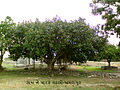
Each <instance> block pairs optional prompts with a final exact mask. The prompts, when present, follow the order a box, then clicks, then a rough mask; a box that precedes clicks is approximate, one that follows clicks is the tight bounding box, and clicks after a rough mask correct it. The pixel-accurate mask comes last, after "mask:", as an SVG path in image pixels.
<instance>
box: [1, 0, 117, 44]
mask: <svg viewBox="0 0 120 90" xmlns="http://www.w3.org/2000/svg"><path fill="white" fill-rule="evenodd" d="M91 1H92V0H1V1H0V20H3V19H5V17H6V16H10V17H12V19H13V20H14V21H15V22H16V23H17V22H22V21H23V20H30V19H31V20H32V21H35V19H36V18H38V19H39V20H40V21H44V20H45V19H46V18H49V19H52V18H53V17H55V16H56V15H58V16H60V17H61V18H62V19H63V20H64V19H66V20H68V21H69V20H75V19H78V18H79V17H82V18H85V19H86V22H87V23H89V24H90V25H91V26H96V25H97V24H103V23H104V21H102V20H101V17H99V16H93V15H92V14H91V8H90V7H89V3H90V2H91ZM109 41H110V43H112V44H117V43H118V39H115V37H114V36H112V38H111V39H110V40H109Z"/></svg>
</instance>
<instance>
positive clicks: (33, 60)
mask: <svg viewBox="0 0 120 90" xmlns="http://www.w3.org/2000/svg"><path fill="white" fill-rule="evenodd" d="M33 69H35V59H33Z"/></svg>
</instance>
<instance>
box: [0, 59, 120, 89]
mask: <svg viewBox="0 0 120 90" xmlns="http://www.w3.org/2000/svg"><path fill="white" fill-rule="evenodd" d="M3 66H4V68H5V70H4V71H1V72H0V90H112V87H114V86H117V85H119V84H120V82H119V81H120V79H106V78H88V77H84V76H82V75H81V76H72V75H69V74H68V75H67V74H66V75H58V74H57V73H56V75H54V76H51V75H49V74H42V72H44V73H46V72H48V71H45V70H46V69H43V70H42V69H40V68H38V67H37V69H36V70H32V69H29V70H24V68H23V67H22V68H17V67H15V66H14V65H13V64H11V61H9V60H6V61H5V62H3ZM74 67H75V68H74V70H76V71H77V72H81V74H83V75H84V72H86V71H91V72H92V71H98V72H102V71H101V69H100V68H99V67H90V66H86V67H85V66H74ZM74 70H73V74H77V73H76V71H74ZM65 72H66V73H71V71H65ZM105 72H110V71H105ZM36 80H38V81H39V82H43V81H50V82H54V81H60V80H62V81H64V82H65V81H80V82H81V84H79V85H77V84H65V83H64V84H53V83H51V84H42V83H39V84H36V83H35V84H27V81H31V82H35V81H36ZM111 81H112V82H111Z"/></svg>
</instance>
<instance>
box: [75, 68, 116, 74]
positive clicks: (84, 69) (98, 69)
mask: <svg viewBox="0 0 120 90" xmlns="http://www.w3.org/2000/svg"><path fill="white" fill-rule="evenodd" d="M76 67H78V68H79V69H78V70H80V71H81V70H83V71H96V72H110V73H111V72H117V70H102V69H101V67H91V66H76Z"/></svg>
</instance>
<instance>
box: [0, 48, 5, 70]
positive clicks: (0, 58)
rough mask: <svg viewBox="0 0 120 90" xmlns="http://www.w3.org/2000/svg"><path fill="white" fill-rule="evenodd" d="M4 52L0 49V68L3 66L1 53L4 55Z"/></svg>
mask: <svg viewBox="0 0 120 90" xmlns="http://www.w3.org/2000/svg"><path fill="white" fill-rule="evenodd" d="M4 53H5V52H3V51H2V50H1V56H0V69H3V67H2V62H3V55H4Z"/></svg>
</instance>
